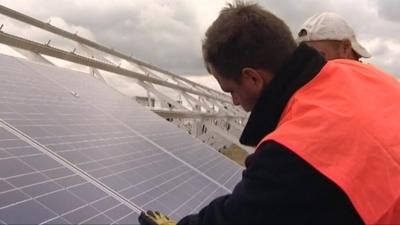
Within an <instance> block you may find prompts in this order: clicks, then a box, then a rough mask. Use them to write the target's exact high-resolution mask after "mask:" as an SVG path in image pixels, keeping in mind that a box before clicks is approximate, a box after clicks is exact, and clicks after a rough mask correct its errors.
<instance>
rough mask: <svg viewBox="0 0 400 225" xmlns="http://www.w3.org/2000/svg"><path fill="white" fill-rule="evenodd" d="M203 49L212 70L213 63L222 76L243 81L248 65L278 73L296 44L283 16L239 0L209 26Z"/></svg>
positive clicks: (205, 59)
mask: <svg viewBox="0 0 400 225" xmlns="http://www.w3.org/2000/svg"><path fill="white" fill-rule="evenodd" d="M202 48H203V58H204V62H205V64H206V66H207V70H208V71H209V68H208V65H209V64H211V65H212V67H213V68H214V69H215V70H217V71H218V73H220V75H221V76H224V77H226V78H230V79H234V80H236V81H240V77H241V76H240V75H241V71H242V69H243V68H244V67H252V68H255V69H266V70H268V71H269V72H271V73H272V74H276V73H277V72H278V70H279V69H280V67H281V66H282V65H283V63H284V62H285V61H287V60H288V59H289V58H290V56H291V55H292V53H293V52H294V50H295V49H296V43H295V41H294V39H293V36H292V34H291V32H290V30H289V27H288V26H287V25H286V24H285V23H284V22H283V21H282V20H281V19H279V18H278V17H276V16H275V15H274V14H272V13H270V12H268V11H266V10H265V9H263V8H262V7H261V6H259V5H258V4H250V3H244V2H241V1H238V2H236V4H228V6H227V7H225V8H223V9H222V10H221V12H220V14H219V16H218V18H217V19H216V20H215V21H214V22H213V24H212V25H211V26H210V27H209V28H208V30H207V32H206V34H205V38H204V40H203V46H202ZM209 72H210V71H209Z"/></svg>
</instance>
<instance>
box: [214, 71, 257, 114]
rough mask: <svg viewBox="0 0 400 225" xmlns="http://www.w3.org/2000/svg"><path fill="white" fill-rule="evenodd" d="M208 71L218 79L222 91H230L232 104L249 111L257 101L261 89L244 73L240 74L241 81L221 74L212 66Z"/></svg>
mask: <svg viewBox="0 0 400 225" xmlns="http://www.w3.org/2000/svg"><path fill="white" fill-rule="evenodd" d="M210 72H211V73H212V74H213V75H214V77H215V79H216V80H217V81H218V83H219V85H220V86H221V89H222V90H223V91H224V92H227V93H230V94H231V96H232V101H233V104H234V105H241V106H242V107H243V109H244V110H245V111H246V112H250V111H251V110H252V109H253V107H254V106H255V104H256V103H257V101H258V98H259V97H260V95H261V92H262V89H263V88H260V86H259V85H260V84H256V83H255V82H254V80H252V79H251V77H249V76H248V75H246V74H242V75H241V81H240V82H238V81H236V80H233V79H229V78H225V77H223V76H221V75H220V74H219V73H218V72H217V71H216V70H215V69H214V68H213V67H212V66H210Z"/></svg>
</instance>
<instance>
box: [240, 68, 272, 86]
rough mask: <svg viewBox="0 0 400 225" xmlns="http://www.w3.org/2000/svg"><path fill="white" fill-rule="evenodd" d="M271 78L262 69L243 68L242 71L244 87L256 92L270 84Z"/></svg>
mask: <svg viewBox="0 0 400 225" xmlns="http://www.w3.org/2000/svg"><path fill="white" fill-rule="evenodd" d="M271 78H272V76H271V74H270V73H269V72H267V71H265V70H262V69H254V68H251V67H245V68H243V69H242V80H241V82H242V83H243V82H246V85H248V86H249V87H253V88H255V89H256V90H262V89H264V87H265V86H266V85H267V84H268V83H269V82H270V80H271Z"/></svg>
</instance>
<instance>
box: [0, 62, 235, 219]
mask: <svg viewBox="0 0 400 225" xmlns="http://www.w3.org/2000/svg"><path fill="white" fill-rule="evenodd" d="M0 79H1V81H2V82H0V176H1V177H0V178H1V180H0V199H1V203H0V223H4V224H27V223H30V224H39V223H53V224H54V223H62V224H64V223H66V224H77V223H87V224H93V223H96V224H110V223H115V224H127V223H131V224H132V223H137V216H138V213H139V212H140V210H142V209H157V210H160V211H162V212H164V213H166V214H169V215H170V216H172V217H173V218H175V219H180V218H182V217H183V216H185V215H187V214H189V213H194V212H197V211H198V210H199V209H200V208H201V207H203V206H204V205H206V204H208V203H209V202H210V201H211V200H212V199H214V198H215V197H217V196H220V195H223V194H227V193H229V192H230V191H231V190H232V189H233V187H234V185H235V184H236V183H237V182H238V181H239V179H240V177H241V172H242V168H241V167H240V166H239V165H237V164H236V163H234V162H232V161H231V160H229V159H227V158H225V157H224V156H223V155H221V154H219V153H217V152H216V151H215V150H213V149H211V148H210V147H208V146H206V145H204V144H203V143H201V142H200V141H199V140H197V139H195V138H192V137H190V136H189V135H187V134H186V133H185V132H184V131H182V130H180V129H178V128H177V127H175V126H174V125H173V124H170V123H168V122H166V121H165V120H164V119H162V118H160V117H158V116H157V115H155V114H154V113H151V112H150V111H149V110H147V109H145V108H143V107H142V106H140V105H138V104H136V103H135V102H134V101H131V100H130V99H129V98H127V97H125V96H123V95H121V94H120V93H118V92H116V91H114V90H112V89H111V88H110V87H108V86H107V85H105V84H103V83H101V82H100V81H98V80H96V79H94V78H93V77H91V76H89V75H88V74H84V73H80V72H76V71H71V70H66V69H62V68H57V67H53V66H48V65H41V64H36V63H32V62H28V61H25V60H23V59H17V58H13V57H9V56H3V55H0Z"/></svg>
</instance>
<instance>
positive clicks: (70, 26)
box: [0, 0, 400, 77]
mask: <svg viewBox="0 0 400 225" xmlns="http://www.w3.org/2000/svg"><path fill="white" fill-rule="evenodd" d="M252 2H258V3H260V4H261V5H262V6H264V7H265V8H266V9H268V10H270V11H272V12H274V13H275V14H276V15H277V16H279V17H280V18H282V19H283V20H284V21H286V23H287V24H288V25H289V27H290V28H291V30H292V32H293V33H294V34H296V33H297V32H298V29H299V28H300V25H301V24H302V23H303V22H304V21H305V20H306V19H307V18H308V17H310V16H312V15H313V14H316V13H320V12H323V11H332V12H336V13H338V14H340V15H341V16H343V17H344V18H345V19H346V20H347V21H348V23H349V24H350V25H351V26H352V27H353V28H354V30H355V32H356V34H357V37H358V39H359V41H360V42H361V43H362V44H363V45H364V46H365V47H366V48H367V49H368V50H369V51H370V52H371V54H372V55H373V57H372V59H371V60H370V62H371V63H373V64H375V65H377V66H379V67H381V68H383V69H385V70H387V71H389V72H391V73H392V74H395V75H397V76H398V77H400V63H399V61H400V13H399V10H400V0H352V1H349V0H258V1H252ZM225 3H226V1H225V0H224V1H222V0H221V1H220V0H114V1H111V0H52V1H49V0H29V1H27V0H0V4H2V5H4V6H6V7H9V8H12V9H14V10H17V11H20V12H22V13H24V14H28V15H30V16H32V17H34V18H37V19H40V20H42V21H45V22H47V21H51V22H50V23H51V24H52V25H54V26H58V27H61V28H63V29H66V30H68V31H70V32H73V33H74V32H76V31H78V34H79V35H81V36H83V37H86V38H88V39H90V40H93V41H95V42H98V43H100V44H103V45H105V46H107V47H110V48H114V49H116V50H118V51H121V52H123V53H125V54H127V55H132V56H133V57H135V58H138V59H141V60H143V61H146V62H150V63H152V64H154V65H157V66H159V67H162V68H165V69H167V70H170V71H172V72H175V73H178V74H183V75H185V74H193V75H197V74H206V71H205V69H204V68H203V62H202V57H201V39H202V38H203V35H204V32H205V30H206V29H207V27H208V26H209V25H210V24H211V23H212V21H213V20H214V19H215V18H216V17H217V15H218V12H219V10H220V9H221V8H222V7H223V6H224V5H225ZM0 19H1V20H0V22H1V23H2V24H3V23H4V24H5V26H4V28H3V30H4V31H5V32H7V31H8V30H14V31H15V30H16V29H17V28H18V31H17V32H21V34H25V35H28V36H32V37H34V36H36V39H37V38H38V37H39V38H42V39H43V40H42V42H44V43H45V42H46V37H42V35H39V34H36V33H35V32H36V30H33V29H29V28H26V27H23V26H21V25H15V24H14V21H12V20H8V19H6V18H5V17H0ZM16 27H17V28H16ZM7 29H8V30H7Z"/></svg>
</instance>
